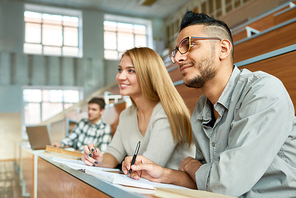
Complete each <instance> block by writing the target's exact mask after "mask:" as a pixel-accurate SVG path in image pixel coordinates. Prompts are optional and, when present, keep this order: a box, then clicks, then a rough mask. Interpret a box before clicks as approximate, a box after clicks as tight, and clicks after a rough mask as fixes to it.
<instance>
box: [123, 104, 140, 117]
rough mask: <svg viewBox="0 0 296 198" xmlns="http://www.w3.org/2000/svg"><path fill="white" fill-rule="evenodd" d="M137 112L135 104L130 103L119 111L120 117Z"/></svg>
mask: <svg viewBox="0 0 296 198" xmlns="http://www.w3.org/2000/svg"><path fill="white" fill-rule="evenodd" d="M136 112H137V108H136V107H135V105H131V106H129V107H128V108H126V109H124V110H123V111H122V112H121V113H120V117H126V116H131V115H133V114H135V113H136Z"/></svg>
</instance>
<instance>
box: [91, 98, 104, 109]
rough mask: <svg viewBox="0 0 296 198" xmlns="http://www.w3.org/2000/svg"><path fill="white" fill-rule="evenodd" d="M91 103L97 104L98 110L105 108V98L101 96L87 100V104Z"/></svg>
mask: <svg viewBox="0 0 296 198" xmlns="http://www.w3.org/2000/svg"><path fill="white" fill-rule="evenodd" d="M91 103H95V104H98V105H99V106H100V110H102V109H105V105H106V103H105V100H104V99H103V98H97V97H95V98H92V99H91V100H90V101H89V102H88V104H91Z"/></svg>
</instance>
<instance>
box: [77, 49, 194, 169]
mask: <svg viewBox="0 0 296 198" xmlns="http://www.w3.org/2000/svg"><path fill="white" fill-rule="evenodd" d="M116 80H117V83H118V85H119V87H120V94H121V95H123V96H130V98H131V100H132V103H133V105H132V106H130V107H128V108H127V109H125V110H124V111H123V112H122V113H121V115H120V118H119V125H118V127H117V130H116V133H115V135H114V137H113V139H112V141H111V143H110V144H109V146H108V149H107V151H106V152H105V153H104V154H103V153H102V152H101V151H100V149H95V150H94V144H89V145H88V146H84V153H83V155H82V157H81V159H82V161H84V162H85V163H86V164H87V165H90V166H101V167H116V166H117V165H118V164H120V163H121V162H122V160H123V159H124V158H125V157H126V156H127V155H133V154H134V152H135V148H136V145H137V143H138V142H139V141H141V147H140V150H139V154H141V155H143V156H145V157H147V158H148V159H150V160H151V161H153V162H155V163H157V164H159V165H160V166H163V167H168V168H172V169H177V168H178V166H179V164H180V163H181V161H182V159H183V158H184V157H186V156H188V155H189V156H194V150H195V148H194V145H193V144H192V132H191V126H190V113H189V110H188V108H187V107H186V105H185V103H184V101H183V100H182V98H181V96H180V95H179V93H178V92H177V90H176V89H175V87H174V85H173V82H172V80H171V78H170V76H169V74H168V72H167V70H166V67H165V65H164V63H163V61H162V59H161V58H160V56H159V55H158V54H157V53H156V52H155V51H154V50H152V49H149V48H146V47H143V48H133V49H130V50H127V51H126V52H125V53H124V54H123V55H122V57H121V60H120V64H119V66H118V74H117V76H116ZM89 151H92V153H91V154H90V155H91V156H92V157H90V156H89Z"/></svg>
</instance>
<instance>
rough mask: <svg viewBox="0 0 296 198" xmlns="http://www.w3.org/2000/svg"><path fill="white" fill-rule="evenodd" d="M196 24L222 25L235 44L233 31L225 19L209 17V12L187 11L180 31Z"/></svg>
mask: <svg viewBox="0 0 296 198" xmlns="http://www.w3.org/2000/svg"><path fill="white" fill-rule="evenodd" d="M196 24H202V25H205V26H222V27H224V29H225V30H226V31H227V32H228V34H229V36H230V38H231V41H230V42H231V43H232V44H233V40H232V35H231V31H230V29H229V27H228V25H227V24H226V23H225V22H224V21H220V20H218V19H214V18H211V17H209V16H208V15H207V14H204V13H195V12H193V11H189V10H188V11H187V12H186V13H185V15H184V17H183V20H182V22H181V25H180V32H181V31H182V30H183V29H184V28H186V27H188V26H190V25H196Z"/></svg>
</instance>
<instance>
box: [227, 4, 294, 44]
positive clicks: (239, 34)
mask: <svg viewBox="0 0 296 198" xmlns="http://www.w3.org/2000/svg"><path fill="white" fill-rule="evenodd" d="M295 16H296V6H295V1H294V2H287V3H285V4H283V5H281V6H278V7H276V8H274V9H272V10H270V11H269V12H266V13H264V14H261V15H260V16H258V17H256V18H254V19H252V20H249V21H248V22H245V23H243V24H241V25H239V26H237V27H235V28H233V29H232V36H233V41H234V42H237V41H239V40H242V39H244V38H247V37H249V36H251V35H252V33H256V31H259V32H261V31H264V30H267V29H269V28H271V27H273V26H275V25H278V24H280V23H283V22H285V21H288V20H290V19H292V18H294V17H295ZM251 30H255V31H251Z"/></svg>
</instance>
